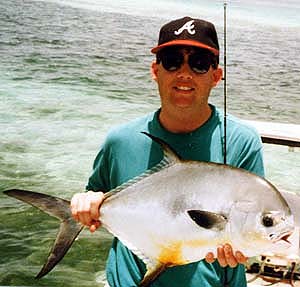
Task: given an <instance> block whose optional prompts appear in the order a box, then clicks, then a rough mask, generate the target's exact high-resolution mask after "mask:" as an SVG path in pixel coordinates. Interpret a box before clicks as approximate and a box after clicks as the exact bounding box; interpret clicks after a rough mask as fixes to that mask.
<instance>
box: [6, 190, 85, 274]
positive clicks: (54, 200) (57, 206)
mask: <svg viewBox="0 0 300 287" xmlns="http://www.w3.org/2000/svg"><path fill="white" fill-rule="evenodd" d="M4 194H6V195H8V196H11V197H14V198H17V199H19V200H21V201H24V202H26V203H29V204H31V205H32V206H34V207H37V208H38V209H40V210H42V211H43V212H45V213H47V214H49V215H51V216H54V217H56V218H58V219H59V220H60V221H61V224H60V228H59V232H58V234H57V237H56V240H55V242H54V244H53V246H52V249H51V251H50V254H49V256H48V259H47V261H46V263H45V264H44V266H43V267H42V269H41V271H40V272H39V274H38V275H37V276H36V278H42V277H43V276H45V275H46V274H47V273H49V272H50V271H51V270H52V269H53V268H54V267H55V265H56V264H57V263H58V262H59V261H60V260H61V259H62V258H63V257H64V256H65V254H66V253H67V251H68V250H69V248H70V247H71V245H72V243H73V242H74V240H75V239H76V237H77V236H78V234H79V233H80V231H81V230H82V229H83V225H81V224H79V223H78V222H76V221H75V220H74V219H73V217H72V214H71V211H70V202H69V201H67V200H64V199H61V198H58V197H54V196H50V195H46V194H43V193H37V192H33V191H28V190H20V189H11V190H6V191H4Z"/></svg>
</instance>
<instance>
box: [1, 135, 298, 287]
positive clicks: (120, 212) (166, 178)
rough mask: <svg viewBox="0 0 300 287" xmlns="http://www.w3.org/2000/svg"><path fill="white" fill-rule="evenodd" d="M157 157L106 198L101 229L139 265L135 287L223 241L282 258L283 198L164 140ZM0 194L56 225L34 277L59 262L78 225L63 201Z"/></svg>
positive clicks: (246, 175)
mask: <svg viewBox="0 0 300 287" xmlns="http://www.w3.org/2000/svg"><path fill="white" fill-rule="evenodd" d="M143 133H144V134H145V135H146V136H148V137H149V138H150V139H149V140H153V141H154V142H155V144H159V145H160V146H161V148H162V150H163V154H164V156H163V159H162V160H161V161H160V162H159V163H158V164H157V165H156V166H154V167H153V168H151V169H149V170H147V171H146V172H144V173H143V174H141V175H139V176H137V177H135V178H133V179H131V180H129V181H128V182H126V183H124V184H122V185H120V186H118V187H116V188H115V189H113V190H111V191H109V192H107V193H105V195H104V201H103V203H102V205H101V208H100V220H101V224H102V226H103V227H104V228H105V229H107V230H108V231H109V232H110V233H112V234H113V235H114V236H115V237H117V238H118V239H119V240H120V241H121V242H122V243H123V244H124V245H125V246H127V248H129V249H130V250H131V251H132V252H133V253H134V254H136V255H137V256H138V257H139V258H140V259H141V260H142V261H143V262H144V263H145V265H146V267H147V271H146V273H145V275H144V277H143V278H142V280H141V282H140V285H139V286H140V287H145V286H148V285H149V284H150V283H151V282H153V281H154V280H155V279H156V278H157V277H158V276H159V275H160V274H161V273H162V272H163V271H164V270H165V269H167V268H169V267H172V266H177V265H184V264H188V263H192V262H196V261H199V260H201V259H203V258H204V257H205V255H206V254H207V253H208V252H215V250H216V247H217V246H218V245H220V244H224V243H229V244H231V245H232V247H233V248H234V249H235V250H241V251H242V252H243V253H244V254H245V255H246V256H256V255H259V254H263V253H264V252H270V251H273V252H277V253H278V252H279V253H286V252H287V250H288V249H287V248H288V247H289V246H290V242H289V240H288V237H289V236H290V235H291V234H292V232H293V230H294V226H295V224H294V218H293V215H292V213H291V210H290V207H289V206H288V204H287V202H286V200H285V199H284V197H283V196H282V195H281V194H280V192H279V191H278V190H277V189H276V187H275V186H274V185H273V184H272V183H270V182H269V181H267V180H266V179H264V178H262V177H259V176H257V175H255V174H253V173H250V172H248V171H246V170H244V169H240V168H236V167H232V166H229V165H224V164H220V163H211V162H201V161H193V160H184V159H181V158H180V157H179V156H178V155H177V154H176V152H175V151H174V150H173V149H172V148H171V147H170V146H169V145H168V144H167V143H166V142H164V141H163V140H161V139H159V138H157V137H155V136H154V135H151V134H149V133H146V132H143ZM4 193H5V194H6V195H8V196H11V197H14V198H17V199H19V200H22V201H24V202H27V203H29V204H31V205H33V206H35V207H37V208H39V209H40V210H42V211H44V212H46V213H48V214H50V215H51V216H55V217H57V218H59V219H60V220H61V224H60V230H59V233H58V235H57V238H56V240H55V242H54V245H53V247H52V249H51V251H50V254H49V256H48V259H47V261H46V263H45V264H44V266H43V267H42V269H41V271H40V272H39V273H38V275H37V276H36V278H41V277H43V276H45V275H46V274H47V273H48V272H50V271H51V270H52V269H53V268H54V266H55V265H56V264H57V263H58V262H59V261H60V260H61V259H62V258H63V257H64V255H65V254H66V252H67V251H68V249H69V248H70V247H71V245H72V243H73V242H74V240H75V239H76V238H77V236H78V234H79V233H80V232H81V230H82V229H83V226H82V225H81V224H80V223H78V222H76V221H75V220H74V219H73V217H72V214H71V211H70V202H69V201H67V200H65V199H61V198H58V197H54V196H51V195H46V194H43V193H37V192H33V191H27V190H20V189H11V190H6V191H4Z"/></svg>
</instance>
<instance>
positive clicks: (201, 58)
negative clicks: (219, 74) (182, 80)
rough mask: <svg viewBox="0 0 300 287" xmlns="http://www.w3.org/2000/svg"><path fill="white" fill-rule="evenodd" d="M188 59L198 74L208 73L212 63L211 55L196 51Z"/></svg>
mask: <svg viewBox="0 0 300 287" xmlns="http://www.w3.org/2000/svg"><path fill="white" fill-rule="evenodd" d="M188 61H189V65H190V67H191V69H192V70H193V71H194V72H195V73H198V74H205V73H207V72H208V70H209V68H210V66H211V65H212V62H211V58H210V56H209V55H207V54H203V53H201V54H200V53H194V54H192V55H190V56H189V60H188Z"/></svg>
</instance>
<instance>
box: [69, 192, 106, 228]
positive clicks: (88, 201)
mask: <svg viewBox="0 0 300 287" xmlns="http://www.w3.org/2000/svg"><path fill="white" fill-rule="evenodd" d="M103 200H104V193H103V192H100V191H99V192H94V191H88V192H83V193H76V194H75V195H74V196H73V197H72V199H71V212H72V215H73V218H74V219H75V220H76V221H79V222H80V223H82V224H83V225H86V226H89V229H90V231H91V232H94V231H95V230H96V229H97V228H99V226H100V225H101V223H100V220H99V216H100V212H99V208H100V206H101V204H102V202H103Z"/></svg>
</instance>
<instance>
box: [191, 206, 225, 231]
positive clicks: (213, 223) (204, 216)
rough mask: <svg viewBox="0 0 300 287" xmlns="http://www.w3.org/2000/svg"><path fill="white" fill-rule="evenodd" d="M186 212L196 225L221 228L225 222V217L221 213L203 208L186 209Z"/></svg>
mask: <svg viewBox="0 0 300 287" xmlns="http://www.w3.org/2000/svg"><path fill="white" fill-rule="evenodd" d="M187 213H188V215H189V216H190V218H191V219H192V220H193V221H194V222H195V223H196V224H197V225H199V226H200V227H203V228H205V229H213V228H214V229H218V230H221V229H223V228H224V226H225V224H226V223H227V218H226V217H225V216H224V215H223V214H219V213H214V212H210V211H205V210H188V211H187Z"/></svg>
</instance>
